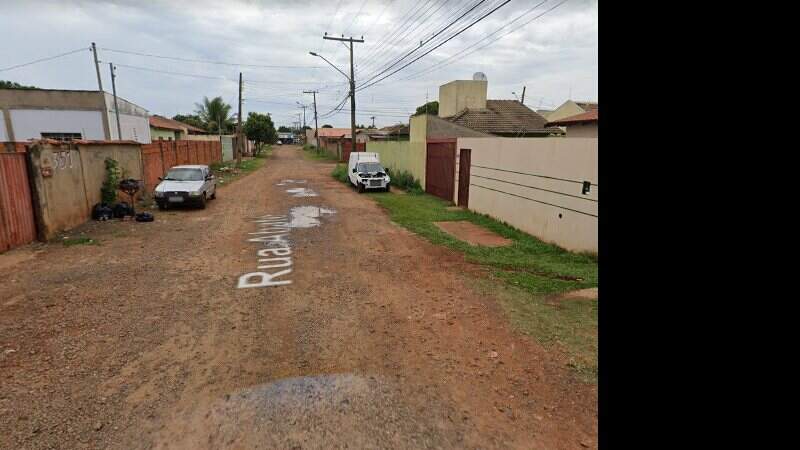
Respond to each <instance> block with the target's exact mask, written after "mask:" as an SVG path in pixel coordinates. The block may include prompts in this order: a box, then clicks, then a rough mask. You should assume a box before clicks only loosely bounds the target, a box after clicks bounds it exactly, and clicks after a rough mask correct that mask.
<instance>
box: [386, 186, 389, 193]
mask: <svg viewBox="0 0 800 450" xmlns="http://www.w3.org/2000/svg"><path fill="white" fill-rule="evenodd" d="M389 190H390V187H389V185H388V184H387V185H386V192H389Z"/></svg>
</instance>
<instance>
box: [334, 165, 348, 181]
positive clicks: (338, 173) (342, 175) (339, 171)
mask: <svg viewBox="0 0 800 450" xmlns="http://www.w3.org/2000/svg"><path fill="white" fill-rule="evenodd" d="M331 176H332V177H333V178H336V179H337V180H339V181H341V182H342V183H349V182H350V178H349V177H348V176H347V166H346V165H344V164H336V167H334V168H333V172H331Z"/></svg>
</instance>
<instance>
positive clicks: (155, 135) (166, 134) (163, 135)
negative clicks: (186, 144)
mask: <svg viewBox="0 0 800 450" xmlns="http://www.w3.org/2000/svg"><path fill="white" fill-rule="evenodd" d="M182 134H183V133H181V132H180V131H175V130H167V129H164V128H154V127H150V139H152V140H153V141H157V140H159V139H164V140H169V139H172V140H177V139H180V138H181V135H182ZM176 135H177V136H176Z"/></svg>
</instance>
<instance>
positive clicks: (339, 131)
mask: <svg viewBox="0 0 800 450" xmlns="http://www.w3.org/2000/svg"><path fill="white" fill-rule="evenodd" d="M363 131H364V130H362V129H358V130H356V134H358V133H360V132H363ZM319 137H330V138H341V137H343V138H346V139H350V128H320V129H319Z"/></svg>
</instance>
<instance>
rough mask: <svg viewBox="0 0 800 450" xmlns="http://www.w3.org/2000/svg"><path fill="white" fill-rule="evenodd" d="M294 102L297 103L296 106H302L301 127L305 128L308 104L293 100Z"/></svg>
mask: <svg viewBox="0 0 800 450" xmlns="http://www.w3.org/2000/svg"><path fill="white" fill-rule="evenodd" d="M295 103H297V106H299V107H301V108H303V129H304V130H305V128H306V108H308V105H304V104H302V103H300V102H295Z"/></svg>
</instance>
